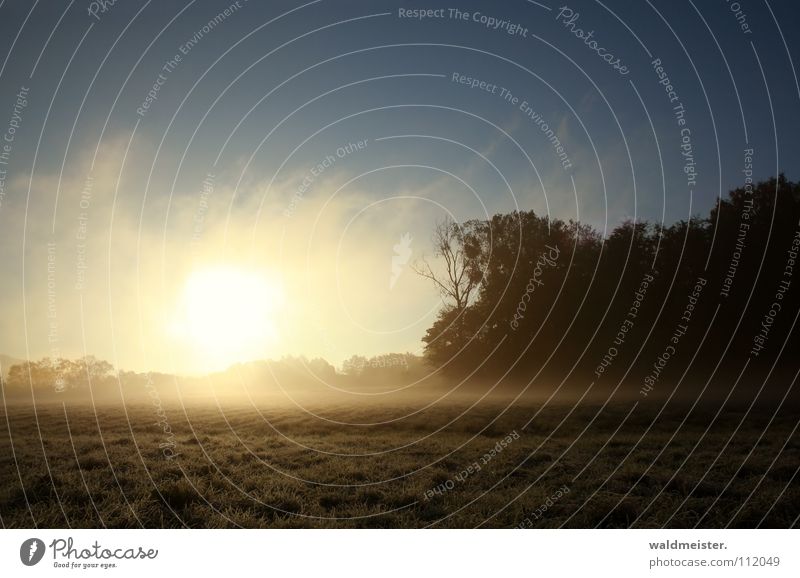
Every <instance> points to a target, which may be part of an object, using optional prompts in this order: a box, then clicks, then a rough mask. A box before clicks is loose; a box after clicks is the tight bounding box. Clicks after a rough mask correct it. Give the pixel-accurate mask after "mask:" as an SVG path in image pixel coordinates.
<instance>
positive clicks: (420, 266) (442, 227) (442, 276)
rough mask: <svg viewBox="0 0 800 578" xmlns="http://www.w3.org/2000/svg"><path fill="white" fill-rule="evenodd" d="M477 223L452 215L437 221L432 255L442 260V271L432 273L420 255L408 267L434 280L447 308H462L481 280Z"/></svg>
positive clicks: (461, 309) (431, 268)
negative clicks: (462, 222) (463, 223)
mask: <svg viewBox="0 0 800 578" xmlns="http://www.w3.org/2000/svg"><path fill="white" fill-rule="evenodd" d="M476 225H477V222H474V221H472V222H468V223H466V224H465V226H461V225H459V224H458V223H456V222H455V221H453V220H452V219H451V218H449V217H447V218H445V219H444V220H441V221H437V222H436V226H435V228H434V232H433V239H432V241H433V251H434V252H433V255H434V257H435V258H437V259H441V260H442V261H443V264H444V267H443V271H441V272H435V271H434V269H433V267H431V265H430V263H429V262H428V261H427V260H426V259H425V258H424V257H423V258H421V259H419V260H418V261H417V262H416V263H414V264H413V265H412V266H411V267H412V269H413V270H414V272H415V273H417V275H420V276H422V277H424V278H426V279H429V280H430V281H431V282H433V285H434V286H435V287H436V289H437V290H438V291H439V294H440V295H441V297H442V301H443V302H444V304H445V307H446V308H451V309H454V310H455V311H459V312H460V311H463V310H464V309H465V308H466V307H467V306H468V305H469V303H470V298H471V297H472V296H473V294H474V293H475V292H476V290H477V289H478V287H479V285H480V282H481V276H482V275H481V268H480V266H479V263H478V260H477V257H478V256H479V255H481V254H482V253H481V251H480V240H479V238H480V235H479V231H478V230H477V228H476Z"/></svg>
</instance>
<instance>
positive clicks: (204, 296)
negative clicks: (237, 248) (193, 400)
mask: <svg viewBox="0 0 800 578" xmlns="http://www.w3.org/2000/svg"><path fill="white" fill-rule="evenodd" d="M284 303H285V296H284V292H283V288H282V285H281V283H280V282H279V280H278V279H277V277H276V276H275V275H270V274H268V273H266V272H264V271H256V270H249V269H243V268H237V267H229V266H220V267H213V268H207V269H201V270H197V271H193V272H192V273H191V274H190V275H189V276H188V277H187V279H186V282H185V283H184V286H183V291H182V293H181V295H180V299H179V305H178V315H177V319H176V321H175V322H174V323H173V325H172V329H173V331H172V333H173V334H175V335H176V336H177V337H180V338H181V339H182V340H183V341H184V342H186V344H187V345H190V346H191V347H192V349H193V351H195V352H196V353H197V356H196V359H197V361H196V365H197V368H198V369H223V368H225V367H227V366H229V365H232V364H234V363H237V362H243V361H251V360H254V359H264V358H265V357H267V356H268V355H269V353H270V349H271V348H273V347H274V345H275V343H276V342H277V341H278V339H279V335H278V317H279V315H280V312H281V310H282V309H283V306H284Z"/></svg>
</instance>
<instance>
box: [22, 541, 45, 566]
mask: <svg viewBox="0 0 800 578" xmlns="http://www.w3.org/2000/svg"><path fill="white" fill-rule="evenodd" d="M43 557H44V542H42V541H41V540H40V539H39V538H28V539H27V540H25V541H24V542H23V543H22V546H20V547H19V559H20V560H22V563H23V564H25V565H26V566H35V565H36V564H38V563H39V562H40V561H41V559H42V558H43Z"/></svg>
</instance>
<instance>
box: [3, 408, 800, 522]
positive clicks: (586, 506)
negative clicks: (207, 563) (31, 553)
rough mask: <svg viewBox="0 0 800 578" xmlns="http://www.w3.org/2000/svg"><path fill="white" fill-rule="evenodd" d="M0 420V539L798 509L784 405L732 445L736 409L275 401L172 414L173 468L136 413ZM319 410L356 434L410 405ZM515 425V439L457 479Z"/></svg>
mask: <svg viewBox="0 0 800 578" xmlns="http://www.w3.org/2000/svg"><path fill="white" fill-rule="evenodd" d="M4 409H5V412H3V413H2V414H0V463H1V464H2V467H0V516H1V521H2V525H3V526H4V527H32V526H41V527H67V526H69V527H102V526H107V527H126V528H127V527H140V526H145V527H155V528H161V527H183V526H189V527H237V526H242V527H421V526H427V525H436V526H454V527H473V526H477V525H480V524H483V525H485V526H489V527H513V526H516V525H518V524H520V523H523V522H524V521H525V519H526V518H527V519H528V520H529V521H530V525H533V526H534V527H555V526H561V525H566V526H568V527H580V528H586V527H595V526H598V525H599V526H603V527H627V526H630V525H635V526H637V527H660V526H664V525H666V526H670V527H688V526H694V525H696V524H699V526H701V527H712V528H717V527H724V526H727V525H731V526H732V527H753V526H756V525H759V524H760V525H761V526H766V527H789V526H791V525H792V524H794V523H795V521H796V520H797V517H798V514H800V490H799V489H798V485H797V484H796V480H797V479H798V478H797V477H796V474H797V470H798V466H799V465H800V460H799V459H798V450H799V449H800V441H798V439H797V438H796V437H792V434H793V432H794V427H795V425H796V417H795V416H794V415H792V413H791V412H788V411H787V412H786V413H785V414H784V415H778V416H776V417H775V419H774V421H773V422H772V424H771V425H769V427H768V429H767V430H766V432H765V433H764V435H763V437H762V438H761V440H760V441H758V440H759V436H761V433H762V431H764V429H765V428H766V427H767V425H768V422H769V419H770V417H771V416H770V415H750V416H748V418H747V419H745V420H744V422H743V423H742V425H741V427H740V428H739V431H738V432H736V433H734V432H735V430H736V428H737V425H739V423H740V421H741V420H742V417H743V412H731V413H727V414H725V415H724V416H723V418H722V419H721V420H720V421H718V422H717V423H716V424H714V426H713V427H712V428H711V430H710V431H709V433H708V434H707V435H706V436H705V437H704V438H703V437H702V436H703V432H704V431H705V429H706V427H707V426H708V423H709V421H710V416H711V415H713V414H710V413H708V412H706V411H700V412H695V413H693V414H692V415H690V416H689V419H688V420H687V422H686V423H685V424H684V425H683V426H682V427H680V429H679V426H680V422H681V420H683V418H684V417H685V415H686V410H685V409H680V408H675V409H674V410H671V411H669V412H667V413H669V417H668V418H664V417H663V416H662V418H661V419H659V420H658V421H656V422H654V421H653V419H654V414H655V411H656V410H653V411H652V412H649V411H647V410H646V409H645V408H642V407H639V408H637V409H636V410H635V411H634V412H633V413H632V414H631V415H630V417H629V418H628V420H627V421H626V422H625V423H624V424H623V425H622V426H621V427H620V424H621V423H622V422H623V420H624V419H625V416H626V414H627V413H628V410H629V409H630V406H626V407H620V408H618V409H614V410H610V411H609V410H607V409H606V410H604V411H603V412H602V413H600V415H599V417H597V419H596V420H595V421H594V422H593V423H592V425H591V426H589V428H588V430H587V431H586V432H585V433H584V434H583V435H581V432H582V431H583V429H584V428H585V427H586V426H587V424H589V423H590V422H591V420H592V419H593V418H594V416H595V415H596V414H597V412H598V408H597V407H580V408H579V409H576V410H575V411H574V412H573V413H572V414H571V415H568V414H569V412H570V409H571V408H569V407H547V408H544V409H542V410H541V412H540V413H539V415H538V416H537V417H536V419H535V420H534V421H533V423H532V424H531V426H530V427H528V428H527V429H523V425H524V424H525V422H527V421H528V419H529V418H530V417H531V416H533V415H534V414H535V413H536V412H537V410H539V409H540V408H539V407H537V406H525V407H519V406H516V407H513V408H511V409H509V410H508V411H506V412H505V413H503V414H502V415H501V411H502V409H503V407H502V406H500V405H494V404H489V405H485V404H484V405H481V406H479V407H478V408H476V409H473V410H471V411H468V412H467V413H466V414H465V415H464V416H461V417H459V414H460V413H461V412H463V411H464V410H465V409H466V408H465V407H463V406H459V405H455V404H453V405H448V406H446V407H443V406H437V407H436V408H435V409H432V410H427V411H424V412H421V413H418V414H416V415H413V416H411V417H407V418H405V419H400V420H399V421H394V422H391V423H386V424H383V425H375V426H365V425H359V426H345V425H337V424H335V423H332V422H330V421H325V420H323V419H319V418H317V417H314V416H312V415H309V414H308V413H304V412H302V411H301V410H299V409H297V408H289V407H271V408H268V407H262V408H259V410H258V411H257V410H256V409H254V408H248V407H243V406H242V407H235V406H229V407H225V408H223V409H220V408H217V407H210V406H192V407H190V408H187V409H186V410H185V411H184V409H183V408H181V407H180V406H178V405H174V406H171V407H168V408H166V410H167V411H166V415H167V418H168V422H169V427H170V428H171V430H172V433H173V435H174V438H172V439H173V441H174V443H175V447H174V451H175V452H176V453H177V454H178V456H177V457H175V458H173V459H167V458H166V457H165V453H164V451H163V448H160V447H159V444H164V443H170V438H169V437H168V436H167V435H166V434H165V433H164V431H163V425H158V424H157V423H156V417H155V416H154V413H153V409H152V407H148V406H146V405H141V406H136V407H129V408H127V410H126V409H123V408H121V407H111V406H108V407H104V408H102V409H98V411H97V412H96V413H95V412H94V411H93V410H92V409H91V408H90V407H86V406H76V407H66V408H64V407H62V406H61V405H50V406H40V407H37V408H36V412H34V410H33V408H32V407H31V406H8V407H6V408H4ZM315 410H316V411H318V412H320V413H321V414H322V415H323V416H324V417H325V418H326V419H328V420H335V421H341V422H348V423H354V422H357V423H370V422H379V421H388V420H393V419H396V418H400V417H402V416H404V415H406V414H407V413H409V412H410V411H411V410H412V408H411V407H400V406H397V407H385V406H380V407H378V406H375V407H367V406H364V407H360V408H352V407H350V408H342V407H339V408H336V407H327V408H325V407H319V408H315ZM6 416H7V417H6ZM67 418H68V422H67ZM562 420H565V421H564V422H563V424H561V422H562ZM451 421H452V422H453V423H452V424H450V425H447V424H448V422H451ZM559 424H561V425H559ZM650 426H652V428H651V430H650V432H649V433H647V435H644V436H643V434H644V433H645V431H646V430H647V429H648V427H650ZM618 427H619V428H620V429H619V431H618V432H617V433H616V435H612V434H614V432H615V430H617V428H618ZM440 428H443V429H442V430H441V431H440V432H438V433H435V432H436V430H438V429H440ZM515 430H516V431H517V432H519V434H520V437H519V439H518V440H515V441H513V442H512V443H510V444H509V445H508V446H507V447H506V448H504V449H503V451H501V452H500V453H498V454H497V455H496V456H495V457H493V458H492V459H491V460H490V461H489V462H488V463H487V464H485V465H484V466H483V467H482V468H481V470H480V471H477V472H475V473H472V474H469V475H467V476H465V477H463V478H462V479H461V480H460V481H459V480H457V479H456V476H457V475H458V474H459V473H460V472H462V471H463V470H464V469H465V468H467V467H468V466H469V465H470V464H472V463H473V462H475V461H479V462H480V459H481V456H483V455H484V454H485V453H486V452H488V451H490V450H491V449H492V447H494V446H495V444H496V443H497V442H498V441H499V440H501V439H503V438H505V436H506V435H508V434H509V433H510V432H512V431H515ZM676 431H677V435H676V436H675V438H674V439H673V440H672V441H670V437H671V436H672V435H673V433H675V432H676ZM40 432H41V435H40ZM701 438H702V439H701ZM12 442H13V443H12ZM695 444H698V445H697V447H696V448H694V446H695ZM73 446H74V450H73ZM403 446H405V447H403ZM693 448H694V449H693ZM12 450H13V451H12ZM337 454H344V455H337ZM353 454H359V455H353ZM365 454H367V455H365ZM773 460H775V461H774V463H773ZM449 482H452V484H450V483H449ZM440 485H441V486H440ZM448 485H452V489H448V490H447V491H445V492H440V494H439V495H436V494H434V495H433V497H432V498H430V499H426V492H428V495H430V492H429V490H431V489H433V488H436V487H437V486H440V487H446V486H448ZM565 485H566V487H567V488H568V489H569V491H568V492H567V493H565V494H564V495H563V496H561V497H560V498H557V499H556V500H554V501H552V502H551V504H550V505H548V506H546V508H545V511H542V506H543V505H544V504H547V500H548V498H549V497H552V496H553V495H554V493H555V492H556V491H557V490H558V489H559V488H560V487H562V486H565ZM537 509H538V510H537ZM537 511H538V514H536V515H534V513H535V512H537ZM537 515H538V518H537V517H536V516H537Z"/></svg>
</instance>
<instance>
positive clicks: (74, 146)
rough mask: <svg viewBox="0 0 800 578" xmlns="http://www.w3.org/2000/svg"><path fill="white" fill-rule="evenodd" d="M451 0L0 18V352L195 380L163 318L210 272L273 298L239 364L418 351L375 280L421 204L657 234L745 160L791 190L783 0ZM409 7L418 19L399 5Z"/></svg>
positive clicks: (798, 93)
mask: <svg viewBox="0 0 800 578" xmlns="http://www.w3.org/2000/svg"><path fill="white" fill-rule="evenodd" d="M457 5H458V8H459V10H461V11H462V12H465V13H467V16H466V18H465V19H464V18H461V17H458V18H457V17H455V14H454V13H453V12H452V11H451V10H450V8H452V6H450V5H447V4H438V3H425V2H403V1H394V2H385V1H370V2H366V1H329V0H322V1H319V2H311V3H308V4H303V3H297V2H269V3H256V2H252V1H251V2H244V1H240V2H238V3H232V2H229V1H223V2H207V1H200V0H197V1H195V2H190V3H182V2H170V1H160V2H134V1H126V0H118V1H117V2H116V3H114V4H113V5H111V4H109V5H107V6H106V8H105V11H104V12H103V11H101V10H100V9H99V8H98V6H99V5H96V4H95V5H93V4H92V3H90V2H83V1H80V2H79V1H75V2H72V3H67V2H47V3H45V2H39V3H36V4H32V3H30V2H21V1H17V2H14V1H11V2H5V3H4V4H3V5H2V7H0V12H2V18H0V28H2V34H0V53H2V54H3V55H4V56H3V58H4V59H5V60H4V64H3V65H2V73H1V76H2V79H3V82H2V83H1V84H0V130H3V132H4V133H6V132H7V131H6V126H7V125H6V122H8V123H9V124H8V126H9V127H10V126H11V124H10V123H11V121H12V119H14V118H15V116H14V114H15V105H16V113H17V115H16V119H17V121H16V124H17V125H19V126H18V127H16V126H15V127H14V136H13V140H12V142H11V149H10V152H9V159H10V160H9V163H8V165H7V174H6V177H5V181H4V183H5V184H4V196H3V197H2V204H1V205H0V236H2V238H1V239H0V258H2V260H3V263H4V265H5V266H4V269H5V270H6V275H7V282H6V283H5V284H4V286H3V288H2V289H0V311H2V315H3V317H4V319H5V320H6V322H5V323H4V324H3V329H2V331H0V351H2V352H7V353H9V354H12V355H16V356H31V357H39V356H42V355H48V354H51V353H56V352H57V353H60V354H64V355H70V356H72V355H77V354H82V353H84V352H88V353H95V354H97V355H98V356H100V357H105V358H108V359H110V360H112V361H115V362H116V363H117V364H118V365H121V366H123V367H132V368H142V367H149V366H153V367H158V368H161V369H174V370H177V371H187V372H189V371H192V370H195V369H198V368H199V367H200V365H199V359H201V358H202V359H205V358H206V357H207V354H206V353H207V352H206V353H203V352H198V351H197V350H196V347H193V345H192V344H191V343H179V340H178V339H177V338H176V337H175V336H174V335H170V333H169V331H167V330H166V329H165V328H164V323H163V320H164V319H165V318H168V317H170V316H171V315H172V314H173V313H174V310H175V309H176V308H178V309H179V308H180V299H181V297H180V295H181V288H182V287H183V286H184V283H185V281H186V279H187V277H190V276H191V274H192V271H193V270H196V269H198V268H202V267H208V266H218V265H219V264H225V265H228V264H231V263H233V264H235V265H236V266H237V267H245V268H246V267H250V268H253V267H254V268H258V269H263V270H267V271H269V275H270V276H271V278H273V279H276V281H275V283H279V284H281V285H282V286H283V289H284V290H285V291H286V294H287V299H286V305H285V309H284V310H283V311H282V313H281V319H276V320H274V321H275V324H276V326H277V327H278V330H277V336H273V339H272V340H271V341H270V343H269V344H266V343H265V344H264V347H263V348H262V349H263V357H273V356H280V355H284V354H299V353H305V354H307V355H309V356H317V355H320V356H324V357H327V358H329V359H331V360H332V361H336V362H339V361H341V359H343V358H344V357H347V356H348V355H349V354H351V353H364V354H376V353H380V352H384V351H398V350H399V351H405V350H410V351H418V350H419V346H420V343H419V337H420V336H421V335H422V334H423V333H424V330H425V328H426V327H427V326H429V325H430V323H431V321H432V319H433V315H434V314H435V311H436V308H437V306H438V301H437V296H436V294H435V292H434V291H433V289H432V288H431V287H429V286H428V285H426V284H425V283H424V282H422V280H419V279H415V278H414V276H413V274H412V273H411V272H410V271H408V272H406V273H405V274H404V276H403V277H402V278H401V279H400V280H399V282H398V284H397V285H395V286H394V287H392V288H391V289H389V288H388V283H387V277H388V275H389V271H390V266H391V257H392V255H393V252H392V248H393V246H394V245H395V244H396V243H397V242H398V239H400V238H401V236H402V235H403V234H405V233H409V234H410V235H411V237H412V238H413V241H412V246H411V247H412V250H413V255H414V257H415V258H418V257H421V256H422V255H425V254H426V253H429V252H430V249H429V247H428V246H427V244H428V237H429V234H430V230H431V228H432V226H433V223H434V222H435V221H436V219H439V218H441V217H442V216H444V215H445V214H450V215H452V216H453V217H455V218H456V219H458V220H464V219H468V218H481V217H485V216H487V215H491V214H493V213H497V212H507V211H510V210H514V209H515V208H520V209H525V210H529V209H533V210H535V211H537V212H538V213H541V214H546V213H548V212H549V214H550V215H551V216H553V217H558V218H565V219H566V218H578V219H580V220H582V221H585V222H588V223H591V224H592V225H594V226H595V227H597V228H598V229H600V230H601V231H602V230H606V229H608V228H612V227H613V226H614V225H615V224H617V223H618V222H620V221H621V220H622V219H625V218H634V217H635V218H637V219H647V220H650V221H656V222H659V221H661V220H664V221H665V222H667V223H671V222H673V221H675V220H678V219H685V218H687V217H688V216H689V215H691V214H706V213H707V212H708V210H709V209H710V208H711V207H712V206H713V204H714V203H715V202H716V199H717V198H718V197H719V196H720V195H724V194H725V193H726V192H727V191H728V190H729V189H731V188H733V187H736V186H738V185H739V184H741V182H742V168H743V165H744V150H745V149H749V148H752V149H753V151H754V155H753V158H754V175H755V176H756V177H757V178H767V177H769V176H772V175H774V174H776V173H777V172H785V173H786V174H787V176H788V177H789V178H797V168H796V167H797V166H798V155H799V154H800V151H799V150H798V146H799V145H798V141H797V138H796V132H797V128H798V126H800V123H799V122H798V120H800V119H798V115H799V114H800V106H798V104H800V100H799V99H800V90H799V89H798V85H797V78H796V73H795V70H794V67H793V62H794V63H796V62H798V60H800V54H798V47H797V45H796V42H793V40H792V33H793V31H794V30H796V29H797V26H798V24H800V18H799V17H798V16H799V15H798V9H797V7H796V6H795V3H793V2H789V1H784V2H769V3H766V2H741V3H739V4H738V7H739V9H740V12H739V13H737V12H736V11H735V10H732V9H731V8H732V7H733V8H736V7H737V6H736V3H730V2H725V1H718V2H694V3H692V2H666V1H661V2H637V3H629V2H606V3H600V2H590V1H582V2H578V1H574V2H571V3H569V4H563V3H560V4H556V3H552V2H548V1H543V2H529V1H526V0H510V1H508V2H503V3H492V2H459V3H458V4H457ZM90 9H92V10H94V12H95V13H96V16H93V15H92V14H90V13H89V10H90ZM226 9H227V10H228V13H227V14H224V11H225V10H226ZM411 10H430V11H435V12H432V13H430V17H428V18H424V19H422V20H420V19H416V18H407V17H401V11H402V12H403V13H406V11H411ZM220 14H222V16H219V15H220ZM576 15H577V16H576ZM489 19H494V20H489ZM490 22H499V23H501V25H500V26H498V27H497V29H492V28H491V27H490V26H487V24H488V23H490ZM210 23H213V25H212V24H210ZM506 23H507V24H508V25H515V26H516V27H517V33H515V34H509V33H508V30H509V28H508V26H506ZM778 26H780V28H779V27H778ZM204 27H205V29H204ZM578 29H579V30H578ZM204 30H205V31H204ZM580 30H582V31H583V33H584V34H586V33H588V32H589V31H593V34H592V37H591V39H589V40H587V39H581V38H579V36H580V35H581V34H580ZM192 39H195V40H196V43H194V44H193V45H191V46H189V45H188V44H187V43H191V42H192ZM590 40H591V41H594V42H596V44H591V43H590ZM596 49H600V50H601V51H602V52H601V53H598V52H597V51H596ZM605 54H611V55H613V57H614V58H615V59H618V60H619V62H620V63H624V65H625V66H626V69H627V71H628V73H627V74H620V70H618V69H615V68H614V67H613V66H611V65H609V64H608V63H607V62H606V61H605V60H604V59H603V58H602V55H605ZM176 55H179V56H180V57H181V58H180V61H176V60H175V56H176ZM609 59H611V57H609ZM655 59H660V61H661V64H662V65H663V70H664V73H665V74H666V76H668V78H669V81H670V84H671V85H672V87H673V92H674V95H673V96H676V97H677V98H676V100H673V102H670V95H668V91H667V90H665V87H664V85H662V84H659V76H658V75H657V72H656V70H654V66H653V64H652V63H653V61H654V60H655ZM170 61H172V62H173V65H168V63H169V62H170ZM165 66H166V68H165ZM454 74H456V75H464V76H466V77H469V78H471V79H476V80H477V82H478V83H480V82H483V83H485V84H484V85H483V86H484V87H485V88H486V89H482V88H481V87H480V86H476V87H474V88H471V87H470V86H469V85H467V84H464V83H462V82H456V81H454V80H453V78H454ZM159 75H160V76H159ZM21 87H25V88H26V89H27V92H26V95H27V96H26V98H25V101H26V103H25V105H24V106H21V105H20V104H19V102H18V99H17V95H18V93H19V91H20V89H21ZM154 87H157V89H155V90H154ZM492 87H496V88H492ZM151 91H152V92H151ZM148 93H151V100H150V104H149V106H148V107H147V109H146V110H145V111H144V112H143V113H140V112H137V109H138V110H140V111H141V110H142V105H143V103H145V102H146V99H147V97H148ZM509 93H510V95H511V96H510V97H509V98H505V95H506V94H509ZM152 96H155V98H152ZM514 99H516V100H514ZM523 103H527V107H526V106H523ZM677 103H680V104H681V105H682V106H683V108H684V110H685V116H684V118H685V122H686V124H685V125H679V124H678V123H677V119H676V116H675V111H674V109H673V107H674V106H675V105H676V104H677ZM537 119H538V124H537ZM542 123H543V124H545V125H546V126H547V127H548V128H549V129H552V132H548V131H545V130H543V127H542ZM682 129H688V132H686V130H684V131H683V133H682V132H681V131H682ZM687 135H688V139H689V140H688V141H687V140H685V137H686V136H687ZM553 136H554V137H556V138H557V139H558V143H559V145H560V146H562V147H563V153H564V154H565V155H567V156H568V158H569V161H570V162H569V168H567V169H565V168H564V167H563V166H562V163H561V162H560V160H559V157H558V154H557V152H556V150H555V146H554V143H553V140H552V137H553ZM682 136H683V137H684V140H682ZM360 141H361V142H363V141H366V145H364V146H362V147H361V148H358V147H352V146H351V145H354V144H357V143H358V142H360ZM687 142H689V143H690V144H691V154H692V163H693V167H694V170H695V171H696V180H695V184H694V185H693V186H690V185H689V183H688V182H687V175H686V173H685V172H684V170H683V169H684V167H685V165H686V162H687V159H686V157H685V156H682V154H681V152H682V151H681V145H682V144H686V143H687ZM340 148H341V150H343V151H344V154H341V155H340V154H337V151H338V150H340ZM684 150H685V149H684ZM330 157H332V158H333V159H334V160H333V161H332V162H328V163H324V162H323V161H324V160H325V159H327V158H330ZM562 158H563V157H562ZM320 163H323V164H327V166H323V167H322V170H319V171H316V172H317V173H318V174H316V175H314V174H313V172H312V171H314V170H316V169H314V167H316V166H317V165H319V164H320ZM208 175H213V178H212V181H213V186H212V187H211V188H210V189H209V191H210V192H209V191H206V193H208V194H206V195H203V181H204V179H207V178H208ZM309 175H311V176H312V177H313V179H311V178H310V177H309ZM304 179H309V180H310V181H311V182H309V181H308V180H307V181H306V182H307V184H308V186H306V187H303V191H302V192H301V193H298V190H299V189H300V188H301V187H302V184H303V181H304ZM87 182H90V183H91V187H90V188H91V191H90V192H88V193H87V191H86V189H87ZM573 183H574V185H573ZM82 195H83V197H84V201H83V204H82V203H81V199H82ZM293 199H294V201H293ZM82 225H84V226H85V227H84V228H85V233H86V237H87V238H86V239H79V238H77V237H76V234H77V233H78V230H79V229H80V228H81V226H82ZM198 229H199V230H198ZM84 241H85V242H84ZM48 243H55V244H56V246H57V255H58V257H57V269H56V272H55V277H56V279H57V289H56V290H55V293H54V294H53V288H52V287H51V288H50V293H51V297H54V299H50V301H48V287H47V267H46V263H47V255H48V254H47V244H48ZM82 245H85V246H82ZM79 254H80V255H81V258H82V259H85V260H84V263H86V264H88V266H87V268H86V269H85V270H83V273H82V275H84V276H85V277H82V278H83V279H85V285H84V286H83V287H81V288H80V289H76V278H77V276H78V274H79V271H78V268H77V260H78V255H79ZM53 300H55V302H56V309H57V315H56V318H57V338H56V339H55V341H54V342H49V341H48V339H47V335H48V328H49V327H50V321H48V304H50V303H51V302H52V301H53ZM81 301H83V303H81ZM312 311H313V312H314V313H313V314H312V313H311V312H312ZM248 356H252V352H250V351H248ZM234 357H235V356H234ZM232 360H233V359H232V358H231V359H225V360H220V363H223V364H224V362H228V361H232Z"/></svg>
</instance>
